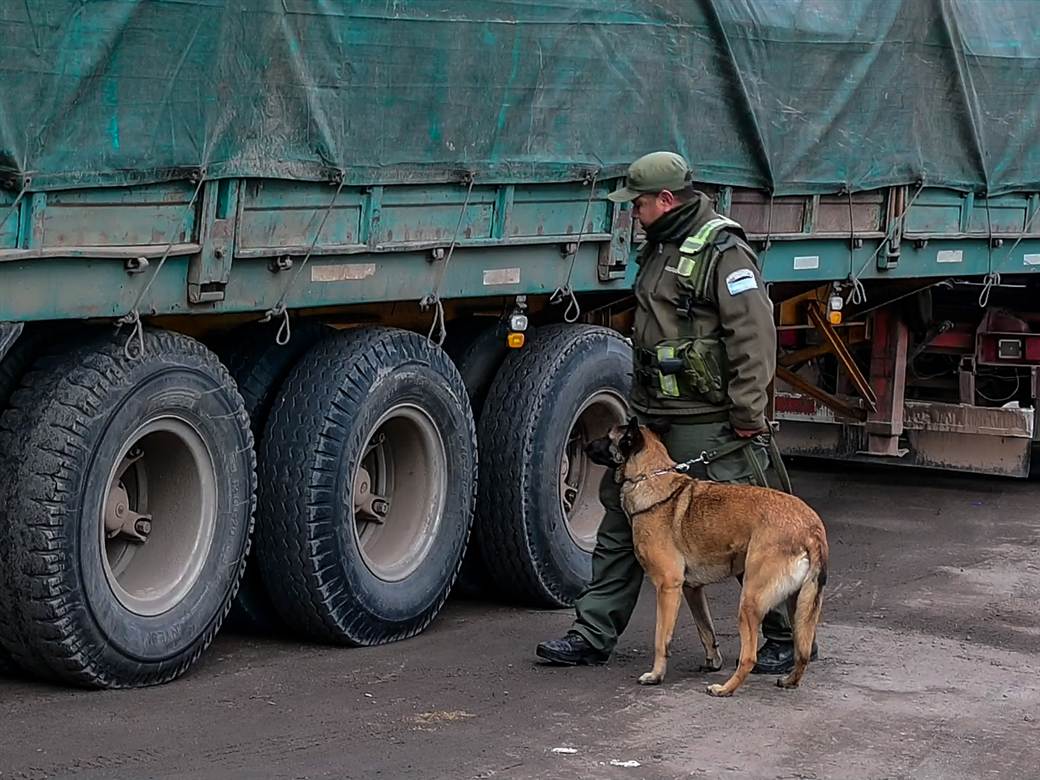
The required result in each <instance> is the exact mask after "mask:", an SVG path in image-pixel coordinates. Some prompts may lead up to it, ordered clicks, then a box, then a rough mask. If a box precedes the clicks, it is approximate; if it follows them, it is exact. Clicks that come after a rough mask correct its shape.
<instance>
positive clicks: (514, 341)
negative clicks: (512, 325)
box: [506, 333, 524, 349]
mask: <svg viewBox="0 0 1040 780" xmlns="http://www.w3.org/2000/svg"><path fill="white" fill-rule="evenodd" d="M506 344H508V345H509V348H510V349H520V347H522V346H523V345H524V334H523V333H510V334H509V335H508V336H506Z"/></svg>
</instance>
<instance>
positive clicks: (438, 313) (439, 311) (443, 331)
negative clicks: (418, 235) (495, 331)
mask: <svg viewBox="0 0 1040 780" xmlns="http://www.w3.org/2000/svg"><path fill="white" fill-rule="evenodd" d="M476 180H477V179H476V176H474V175H473V174H472V173H470V172H468V171H467V172H466V174H465V175H464V176H463V177H462V183H463V184H466V185H467V186H466V199H465V200H464V201H463V202H462V210H461V211H460V212H459V221H458V222H456V223H455V233H454V234H453V235H452V237H451V243H450V244H449V245H448V254H447V255H446V256H445V258H444V263H443V264H442V265H441V267H440V273H438V274H437V281H436V283H435V284H434V285H433V291H432V292H430V293H427V294H426V295H424V296H423V297H422V299H421V300H420V301H419V306H420V308H423V309H428V308H430V307H431V306H432V307H433V322H431V323H430V331H429V333H427V334H426V338H427V340H429V341H431V342H432V341H433V340H434V339H433V334H434V333H436V334H437V342H436V343H437V346H439V347H442V346H444V340H445V339H446V338H447V337H448V326H447V325H446V324H445V322H444V304H443V303H442V302H441V283H442V282H443V281H444V275H445V274H446V273H447V272H448V265H449V264H450V263H451V256H452V255H454V254H455V247H456V246H458V243H459V231H461V230H462V220H464V219H465V218H466V212H467V211H469V199H470V196H471V195H472V194H473V184H474V183H475V182H476Z"/></svg>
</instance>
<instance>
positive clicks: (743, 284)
mask: <svg viewBox="0 0 1040 780" xmlns="http://www.w3.org/2000/svg"><path fill="white" fill-rule="evenodd" d="M757 288H758V282H757V281H756V280H755V273H754V271H752V270H751V269H750V268H741V269H739V270H736V271H734V272H733V273H731V274H730V275H729V276H727V277H726V289H727V290H729V294H730V295H740V293H743V292H747V291H748V290H755V289H757Z"/></svg>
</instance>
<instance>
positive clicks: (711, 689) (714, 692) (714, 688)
mask: <svg viewBox="0 0 1040 780" xmlns="http://www.w3.org/2000/svg"><path fill="white" fill-rule="evenodd" d="M707 691H708V695H709V696H732V694H731V693H729V692H728V691H727V690H726V686H725V685H719V684H718V683H716V684H714V685H709V686H708V688H707Z"/></svg>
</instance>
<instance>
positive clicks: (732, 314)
mask: <svg viewBox="0 0 1040 780" xmlns="http://www.w3.org/2000/svg"><path fill="white" fill-rule="evenodd" d="M669 217H671V219H670V220H669V222H670V225H671V229H670V231H668V232H666V234H665V235H664V236H657V237H656V240H655V234H656V233H658V232H659V231H655V230H654V228H657V227H658V225H657V224H656V223H655V225H653V226H651V228H650V229H648V230H647V237H648V241H647V244H646V245H645V246H644V247H643V250H642V252H641V253H640V257H639V261H638V262H639V266H640V267H639V271H638V273H637V274H636V279H635V298H636V312H635V330H634V333H633V347H634V352H635V356H636V371H635V381H634V383H633V390H632V399H631V401H632V405H633V407H634V408H635V409H636V410H637V411H640V412H642V413H644V414H647V415H650V416H657V415H673V416H674V415H682V416H690V415H713V416H714V415H722V416H727V415H728V418H729V421H730V423H731V424H732V425H733V426H734V427H736V428H742V429H746V430H747V429H756V430H757V429H763V428H765V427H766V404H767V392H768V387H769V384H770V382H772V380H773V374H774V373H775V371H776V326H775V324H774V322H773V307H772V304H771V302H770V300H769V296H768V295H767V294H766V291H765V285H764V284H763V282H762V277H761V274H760V273H759V270H758V266H757V262H756V257H755V254H754V252H753V251H752V249H751V248H750V247H749V246H748V245H747V243H746V242H745V241H744V240H743V231H742V230H740V229H739V226H736V225H735V223H732V228H731V229H722V230H720V231H718V232H717V233H714V235H713V236H712V240H710V241H709V242H708V243H707V245H706V246H705V247H704V249H703V251H702V252H701V253H699V254H698V255H697V262H698V263H705V262H707V263H708V267H709V268H710V261H711V260H713V259H715V257H716V256H717V260H716V262H715V265H714V268H713V269H712V271H713V272H712V273H711V274H710V275H708V276H707V277H706V278H704V279H703V282H704V283H703V288H702V289H701V290H699V292H700V293H701V295H700V296H698V295H696V294H695V292H696V291H695V290H693V289H692V288H691V284H690V279H689V278H686V277H684V276H682V275H681V274H680V273H678V272H677V271H679V270H680V260H681V259H682V257H681V254H680V247H681V246H682V245H683V243H684V239H687V238H689V237H690V236H694V235H696V234H697V233H698V231H699V230H700V229H701V228H702V227H703V226H705V224H706V223H708V222H709V220H712V219H717V218H718V217H719V215H718V214H716V213H715V211H714V210H713V208H712V206H711V202H710V200H709V199H708V198H707V196H705V195H704V194H702V193H698V194H697V197H696V198H695V199H694V201H692V202H691V203H687V204H684V206H683V207H682V213H681V214H677V213H676V212H674V211H673V212H670V213H669V214H668V215H665V217H662V218H661V221H664V220H666V219H668V218H669ZM686 246H687V254H689V252H688V250H689V247H690V244H689V243H687V245H686ZM680 307H682V308H684V309H685V310H687V311H688V312H689V314H690V316H689V317H684V316H682V315H681V314H680ZM684 337H685V338H693V339H702V338H706V339H708V340H709V341H708V342H706V343H712V342H711V340H712V339H714V340H717V342H718V343H719V344H720V346H719V348H718V352H719V353H720V357H721V360H720V363H721V374H722V375H723V377H724V379H723V385H724V386H723V388H722V389H721V391H719V392H718V393H717V395H719V396H721V397H717V398H716V399H715V402H712V401H710V400H708V399H707V398H705V397H703V396H701V397H695V396H697V394H696V393H693V394H691V393H688V392H684V393H683V394H682V397H678V398H676V397H666V396H664V395H663V394H662V392H661V390H660V385H659V383H658V376H657V374H656V372H655V371H648V370H647V366H646V363H645V359H646V358H647V356H648V354H651V353H654V351H655V350H656V349H657V347H658V345H660V343H661V342H663V341H667V340H671V339H679V338H684Z"/></svg>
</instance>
